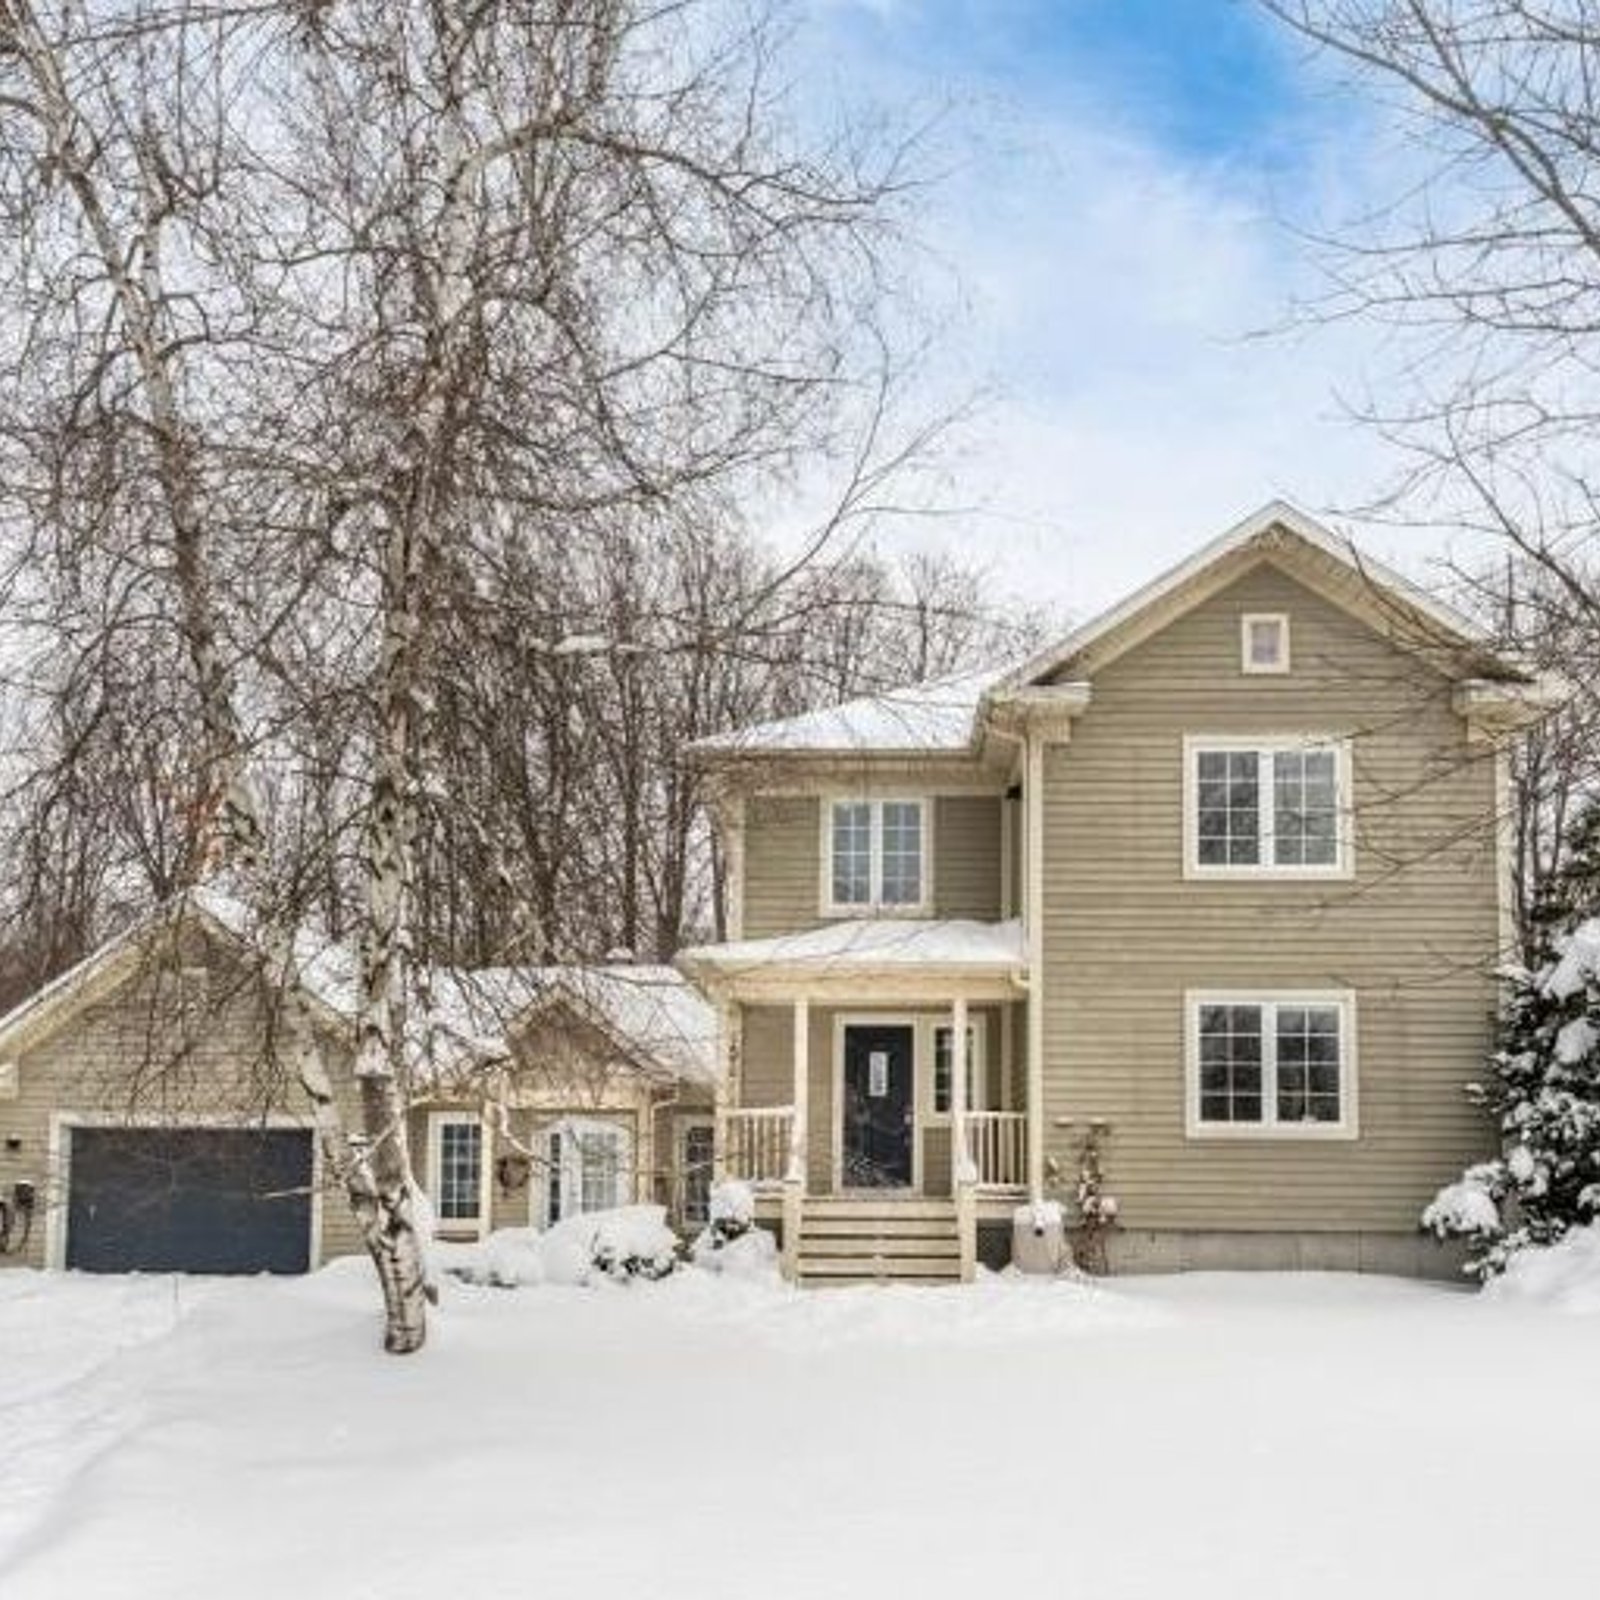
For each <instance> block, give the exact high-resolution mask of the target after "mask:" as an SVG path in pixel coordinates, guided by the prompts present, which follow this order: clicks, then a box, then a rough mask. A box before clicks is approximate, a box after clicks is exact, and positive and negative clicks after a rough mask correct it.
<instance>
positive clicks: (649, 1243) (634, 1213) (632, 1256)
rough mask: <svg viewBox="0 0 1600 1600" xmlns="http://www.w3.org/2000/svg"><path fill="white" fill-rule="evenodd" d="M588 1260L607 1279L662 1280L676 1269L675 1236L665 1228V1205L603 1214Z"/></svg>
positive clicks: (600, 1215)
mask: <svg viewBox="0 0 1600 1600" xmlns="http://www.w3.org/2000/svg"><path fill="white" fill-rule="evenodd" d="M594 1220H595V1222H596V1227H595V1230H594V1234H593V1238H592V1241H591V1244H590V1251H589V1259H590V1261H591V1262H592V1263H593V1265H594V1267H595V1270H596V1271H598V1272H602V1273H604V1274H605V1276H606V1277H608V1278H617V1279H626V1278H665V1277H666V1276H667V1275H668V1274H669V1273H671V1272H675V1271H676V1270H677V1267H678V1236H677V1234H675V1233H674V1232H673V1231H672V1229H671V1228H669V1227H668V1226H667V1209H666V1207H665V1206H622V1207H620V1208H619V1209H618V1210H616V1211H602V1212H600V1213H599V1214H598V1215H597V1217H596V1218H595V1219H594Z"/></svg>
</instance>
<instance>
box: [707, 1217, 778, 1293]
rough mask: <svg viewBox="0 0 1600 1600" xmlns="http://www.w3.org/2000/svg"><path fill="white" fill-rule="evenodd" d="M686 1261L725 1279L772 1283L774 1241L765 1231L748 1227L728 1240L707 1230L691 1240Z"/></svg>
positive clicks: (775, 1273) (775, 1269) (775, 1262)
mask: <svg viewBox="0 0 1600 1600" xmlns="http://www.w3.org/2000/svg"><path fill="white" fill-rule="evenodd" d="M689 1258H690V1260H692V1261H693V1262H694V1264H695V1265H696V1266H697V1267H701V1268H703V1269H704V1270H705V1271H707V1272H718V1273H721V1274H722V1275H723V1276H724V1277H726V1278H745V1279H752V1280H754V1279H775V1278H776V1277H777V1276H778V1241H777V1240H776V1239H774V1238H773V1237H772V1235H771V1234H770V1233H768V1232H767V1230H766V1229H765V1228H757V1227H754V1226H751V1227H749V1228H747V1229H746V1230H745V1231H744V1232H743V1233H741V1234H738V1235H736V1236H735V1237H734V1238H732V1239H726V1238H723V1237H721V1236H720V1235H718V1234H717V1233H715V1232H713V1230H712V1229H710V1228H707V1229H706V1230H705V1232H704V1233H702V1234H701V1235H700V1237H699V1238H698V1239H696V1240H695V1242H694V1246H693V1248H692V1249H691V1250H690V1252H689Z"/></svg>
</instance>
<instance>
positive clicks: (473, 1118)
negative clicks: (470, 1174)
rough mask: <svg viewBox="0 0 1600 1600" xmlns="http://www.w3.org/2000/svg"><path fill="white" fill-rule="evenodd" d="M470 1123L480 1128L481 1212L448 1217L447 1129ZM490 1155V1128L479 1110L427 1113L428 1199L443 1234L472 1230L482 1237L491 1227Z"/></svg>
mask: <svg viewBox="0 0 1600 1600" xmlns="http://www.w3.org/2000/svg"><path fill="white" fill-rule="evenodd" d="M463 1124H465V1125H467V1126H470V1127H474V1128H477V1129H478V1139H479V1143H478V1215H477V1217H476V1218H475V1219H472V1218H467V1217H446V1216H445V1215H444V1214H443V1213H442V1211H441V1210H440V1206H441V1204H442V1201H443V1181H442V1180H443V1177H444V1130H445V1129H446V1128H447V1127H458V1126H461V1125H463ZM493 1165H494V1163H493V1161H491V1160H490V1157H489V1128H488V1124H487V1123H485V1122H484V1120H483V1118H482V1117H480V1116H479V1115H478V1113H477V1112H476V1111H430V1112H429V1113H428V1203H429V1204H430V1205H431V1206H432V1207H433V1225H434V1228H435V1229H436V1230H437V1231H438V1233H439V1235H440V1237H441V1238H444V1237H447V1236H455V1237H459V1236H462V1235H466V1234H470V1235H471V1236H472V1237H473V1238H476V1239H481V1238H483V1236H484V1234H485V1233H487V1232H488V1230H489V1211H490V1206H491V1204H492V1203H493V1193H492V1186H491V1183H490V1169H491V1168H492V1167H493Z"/></svg>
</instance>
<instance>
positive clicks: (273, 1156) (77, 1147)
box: [63, 1125, 315, 1273]
mask: <svg viewBox="0 0 1600 1600" xmlns="http://www.w3.org/2000/svg"><path fill="white" fill-rule="evenodd" d="M63 1136H64V1138H65V1140H66V1141H68V1146H67V1149H66V1151H65V1154H66V1157H67V1174H68V1181H67V1216H66V1222H67V1229H66V1249H65V1263H66V1265H67V1266H68V1267H72V1268H76V1269H78V1270H79V1271H82V1272H219V1273H248V1272H305V1271H307V1270H308V1269H309V1267H310V1265H311V1252H312V1237H311V1235H312V1201H313V1178H314V1173H315V1168H314V1157H313V1151H312V1139H311V1134H310V1133H309V1132H308V1131H307V1130H305V1129H301V1128H128V1127H89V1126H82V1125H78V1126H72V1127H69V1128H67V1129H64V1130H63Z"/></svg>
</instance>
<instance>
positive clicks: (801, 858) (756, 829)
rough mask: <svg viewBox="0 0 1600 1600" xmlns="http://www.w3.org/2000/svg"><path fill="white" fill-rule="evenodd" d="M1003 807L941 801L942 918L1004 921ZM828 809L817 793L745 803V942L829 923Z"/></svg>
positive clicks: (995, 801) (937, 878) (956, 798)
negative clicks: (825, 869) (825, 900)
mask: <svg viewBox="0 0 1600 1600" xmlns="http://www.w3.org/2000/svg"><path fill="white" fill-rule="evenodd" d="M906 792H910V791H906ZM1001 804H1002V802H1001V799H1000V797H999V796H998V795H993V794H979V795H952V794H941V795H937V796H935V799H934V806H933V899H934V915H935V916H940V917H970V918H973V919H975V920H978V921H993V920H995V919H996V918H998V917H999V915H1000V894H1001V850H1000V832H1001V829H1000V807H1001ZM821 806H822V802H821V801H820V800H819V799H818V798H817V797H816V796H815V795H754V796H752V797H751V798H750V799H749V800H748V801H746V803H745V822H744V829H745V833H744V936H745V938H747V939H761V938H766V937H769V936H770V935H773V934H778V933H792V932H794V931H795V930H797V929H801V928H811V927H815V926H816V925H817V924H818V923H819V922H822V921H825V920H826V919H825V918H824V917H823V916H822V820H821V819H822V812H821Z"/></svg>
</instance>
